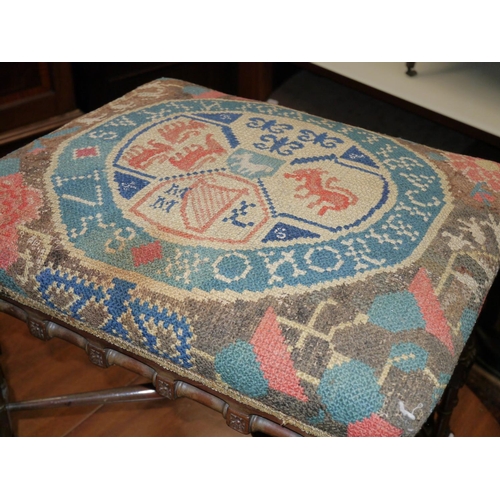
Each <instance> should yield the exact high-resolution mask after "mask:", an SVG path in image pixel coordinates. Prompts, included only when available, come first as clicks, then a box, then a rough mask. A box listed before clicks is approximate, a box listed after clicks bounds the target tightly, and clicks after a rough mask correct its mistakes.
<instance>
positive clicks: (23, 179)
mask: <svg viewBox="0 0 500 500" xmlns="http://www.w3.org/2000/svg"><path fill="white" fill-rule="evenodd" d="M499 193H500V165H497V164H495V163H492V162H490V161H485V160H479V159H475V158H471V157H465V156H460V155H457V154H450V153H445V152H443V151H437V150H433V149H430V148H428V147H425V146H421V145H417V144H413V143H410V142H407V141H404V140H401V139H395V138H390V137H386V136H383V135H379V134H376V133H372V132H369V131H367V130H363V129H359V128H355V127H351V126H348V125H344V124H342V123H336V122H332V121H328V120H324V119H322V118H318V117H316V116H311V115H307V114H304V113H300V112H298V111H293V110H291V109H287V108H284V107H280V106H275V105H271V104H267V103H261V102H253V101H248V100H243V99H239V98H236V97H232V96H227V95H223V94H220V93H219V92H215V91H211V90H209V89H206V88H201V87H198V86H195V85H192V84H189V83H185V82H181V81H178V80H170V79H164V80H157V81H154V82H152V83H150V84H147V85H144V86H142V87H140V88H138V89H136V90H135V91H133V92H131V93H130V94H127V95H126V96H124V97H122V98H120V99H118V100H116V101H114V102H112V103H110V104H108V105H106V106H104V107H103V108H101V109H98V110H97V111H94V112H92V113H89V114H88V115H85V116H82V117H80V118H78V119H76V120H74V121H73V122H71V123H70V124H68V125H66V126H65V127H63V128H62V129H60V130H58V131H56V132H54V133H51V134H49V135H47V136H45V137H43V138H41V139H39V140H36V141H35V142H33V143H32V144H30V145H28V146H26V147H24V148H22V149H20V150H18V151H16V152H15V153H12V154H10V155H9V156H7V157H6V158H4V159H3V160H1V161H0V210H1V216H0V294H1V298H0V310H1V311H4V312H8V313H10V314H13V315H15V316H16V317H18V318H20V319H23V320H25V321H27V322H28V325H29V328H30V331H31V333H33V334H34V335H35V336H37V337H39V338H41V339H44V340H48V339H50V338H52V337H55V336H56V337H61V338H64V339H66V340H69V341H70V342H73V343H74V344H76V345H79V346H80V347H82V348H84V349H86V350H87V352H88V354H89V356H90V359H91V361H92V362H94V363H95V364H97V365H99V366H103V367H106V366H109V365H110V364H118V365H121V366H124V367H126V368H129V369H131V370H134V371H136V372H137V373H140V374H142V375H144V376H146V377H148V378H149V379H150V380H151V381H152V384H153V387H154V388H151V389H148V388H144V389H142V392H141V391H140V390H137V393H136V394H130V393H127V392H126V391H122V392H120V391H119V390H117V391H115V394H114V397H115V398H117V399H120V398H121V399H122V400H127V398H128V399H134V398H135V400H136V399H137V398H141V397H142V396H141V394H142V395H144V398H146V397H150V396H151V393H154V390H156V391H157V393H159V395H161V396H163V397H166V398H170V399H173V398H176V397H182V396H185V397H191V398H193V399H195V400H197V401H200V402H201V403H203V404H205V405H208V406H210V407H211V408H213V409H215V410H217V411H219V412H221V413H222V414H223V415H224V417H225V418H226V420H227V423H228V425H230V426H231V427H233V428H234V429H236V430H238V431H240V432H243V433H249V432H254V433H257V432H263V433H267V434H272V435H296V434H302V435H318V436H371V435H374V436H382V435H383V436H412V435H416V434H417V433H418V432H419V431H420V430H421V429H422V428H423V426H424V423H425V422H426V421H427V420H428V417H429V416H430V415H431V414H432V412H433V410H434V408H435V407H436V405H437V404H438V402H439V401H440V400H442V399H443V398H442V395H443V391H444V390H445V388H446V387H447V385H448V383H449V381H450V377H451V376H452V374H453V372H454V369H455V367H456V366H457V363H458V360H459V358H460V355H461V353H463V351H464V346H465V344H466V342H467V340H468V338H469V335H470V334H471V331H472V329H473V327H474V324H475V321H476V318H477V316H478V313H479V311H480V309H481V305H482V303H483V300H484V299H485V296H486V294H487V292H488V289H489V287H490V285H491V283H492V281H493V279H494V277H495V275H496V273H497V271H498V268H499V264H500V195H499ZM462 359H465V357H462ZM466 364H467V360H466V359H465V361H464V366H465V365H466ZM154 394H155V395H156V393H154ZM454 394H456V393H454ZM3 395H4V399H7V391H6V390H4V391H3ZM78 397H79V398H80V399H82V400H92V401H95V400H96V399H95V398H98V395H96V394H93V395H80V396H77V399H78ZM106 397H107V398H108V399H109V398H110V395H109V394H108V395H107V396H106ZM450 397H451V399H453V398H454V395H453V396H450ZM86 398H87V399H86ZM92 398H94V399H92ZM63 399H64V398H63ZM448 399H449V398H448ZM42 403H43V402H42ZM42 403H41V402H38V403H37V402H35V403H33V402H32V403H26V404H24V406H23V403H19V402H18V403H16V402H8V403H4V404H3V413H4V417H5V415H6V413H7V411H6V410H14V409H19V408H27V407H35V406H37V404H38V406H41V404H42ZM53 403H54V401H53ZM30 405H31V406H30ZM429 422H430V424H429V425H430V426H431V427H432V425H433V423H434V420H433V419H430V420H429ZM445 427H446V426H445ZM440 432H441V433H442V432H443V431H442V430H441V431H440Z"/></svg>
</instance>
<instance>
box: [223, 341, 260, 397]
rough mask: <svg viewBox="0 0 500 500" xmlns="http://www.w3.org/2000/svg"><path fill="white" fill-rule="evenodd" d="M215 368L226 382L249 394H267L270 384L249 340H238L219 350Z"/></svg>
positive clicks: (255, 395) (258, 395)
mask: <svg viewBox="0 0 500 500" xmlns="http://www.w3.org/2000/svg"><path fill="white" fill-rule="evenodd" d="M215 370H216V371H217V373H218V374H219V375H220V376H221V378H222V380H223V381H224V382H226V384H228V385H230V386H231V387H232V388H233V389H235V390H237V391H239V392H241V393H243V394H246V395H247V396H251V397H253V398H259V397H262V396H265V395H266V394H267V390H268V387H269V384H268V382H267V380H266V379H265V378H264V375H263V373H262V370H261V369H260V365H259V362H258V361H257V357H256V356H255V352H254V350H253V347H252V346H251V345H250V344H249V343H248V342H244V341H242V340H237V341H236V342H235V343H234V344H231V345H229V346H227V347H225V348H224V349H223V350H222V351H221V352H219V353H218V354H217V355H216V356H215Z"/></svg>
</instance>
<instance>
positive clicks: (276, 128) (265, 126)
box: [247, 118, 293, 134]
mask: <svg viewBox="0 0 500 500" xmlns="http://www.w3.org/2000/svg"><path fill="white" fill-rule="evenodd" d="M247 127H249V128H260V130H264V131H267V130H268V131H269V132H272V133H273V134H282V133H283V132H285V130H292V129H293V126H292V125H289V124H288V123H278V122H277V121H276V120H265V119H264V118H250V120H249V121H248V123H247Z"/></svg>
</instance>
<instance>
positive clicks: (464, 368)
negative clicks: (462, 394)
mask: <svg viewBox="0 0 500 500" xmlns="http://www.w3.org/2000/svg"><path fill="white" fill-rule="evenodd" d="M475 333H476V331H475V330H474V331H473V332H472V333H471V335H470V338H469V340H468V341H467V344H466V345H465V348H464V350H463V351H462V354H461V356H460V359H459V360H458V364H457V366H456V367H455V370H454V372H453V375H452V376H451V379H450V381H449V383H448V386H447V387H446V389H445V391H444V392H443V395H442V397H441V400H440V401H439V403H438V405H437V406H436V409H435V410H434V412H433V413H432V415H431V416H430V417H429V419H428V420H427V422H426V423H425V424H424V426H423V427H422V430H421V432H420V433H419V436H429V437H430V436H433V437H447V436H449V435H450V432H451V430H450V418H451V414H452V413H453V409H454V408H455V407H456V406H457V403H458V391H459V390H460V389H461V388H462V386H463V385H464V384H465V381H466V380H467V376H468V374H469V371H470V369H471V367H472V365H473V364H474V359H475V357H476V342H475Z"/></svg>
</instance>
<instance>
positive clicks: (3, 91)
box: [0, 62, 76, 133]
mask: <svg viewBox="0 0 500 500" xmlns="http://www.w3.org/2000/svg"><path fill="white" fill-rule="evenodd" d="M75 108H76V106H75V100H74V93H73V78H72V74H71V66H70V64H68V63H44V62H35V63H29V62H28V63H0V133H2V132H6V131H11V130H13V129H17V128H19V127H23V126H25V125H29V124H33V123H36V122H40V121H42V120H46V119H48V118H53V117H55V116H58V115H62V114H64V113H67V112H70V111H73V110H74V109H75Z"/></svg>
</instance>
